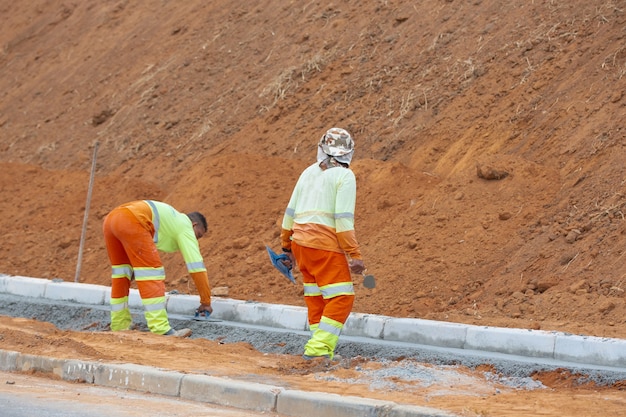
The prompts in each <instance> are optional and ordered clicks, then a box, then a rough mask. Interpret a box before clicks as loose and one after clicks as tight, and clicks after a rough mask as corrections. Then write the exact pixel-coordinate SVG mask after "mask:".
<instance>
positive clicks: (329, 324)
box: [304, 316, 343, 359]
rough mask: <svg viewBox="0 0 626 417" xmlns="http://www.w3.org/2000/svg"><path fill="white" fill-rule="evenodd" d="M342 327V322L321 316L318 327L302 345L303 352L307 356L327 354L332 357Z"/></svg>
mask: <svg viewBox="0 0 626 417" xmlns="http://www.w3.org/2000/svg"><path fill="white" fill-rule="evenodd" d="M342 329H343V324H342V323H340V322H338V321H335V320H333V319H329V318H328V317H325V316H322V320H321V321H320V324H319V326H318V328H317V329H316V330H315V332H314V333H313V335H312V336H311V338H310V339H309V341H308V342H307V343H306V345H305V346H304V354H305V355H307V356H326V355H328V357H329V358H330V359H332V358H333V356H335V348H336V347H337V342H338V341H339V335H340V334H341V330H342Z"/></svg>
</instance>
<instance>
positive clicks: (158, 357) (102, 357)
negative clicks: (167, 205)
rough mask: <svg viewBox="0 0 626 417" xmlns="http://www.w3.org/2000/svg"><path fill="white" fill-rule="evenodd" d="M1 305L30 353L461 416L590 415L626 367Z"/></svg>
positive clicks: (71, 307)
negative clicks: (127, 324)
mask: <svg viewBox="0 0 626 417" xmlns="http://www.w3.org/2000/svg"><path fill="white" fill-rule="evenodd" d="M0 311H1V314H3V315H0V340H2V349H5V350H15V351H20V352H24V353H31V354H36V355H43V356H50V357H58V358H68V359H83V360H91V361H100V362H106V363H135V364H142V365H148V366H154V367H157V368H161V369H172V370H177V371H181V372H186V373H199V374H205V375H212V376H218V377H224V378H232V379H239V380H244V381H251V382H258V383H263V384H271V385H276V386H280V387H284V388H289V389H300V390H305V391H322V392H332V393H336V394H340V395H350V396H357V397H365V398H375V399H381V400H388V401H394V402H396V403H402V404H413V405H421V406H430V407H434V408H438V409H442V410H447V411H451V412H454V413H456V414H458V415H461V416H526V415H530V414H533V415H534V414H537V413H539V414H541V415H546V416H562V415H568V416H588V415H593V414H594V413H595V412H596V411H597V410H602V411H603V413H606V414H605V415H619V412H621V411H620V410H622V409H623V407H624V406H626V395H625V394H624V391H623V390H624V387H626V379H624V376H623V374H622V375H621V379H619V378H615V376H609V375H607V374H606V373H597V372H596V373H593V374H592V373H591V372H590V371H589V370H581V369H578V370H575V369H573V368H572V369H566V368H559V367H547V366H545V365H544V366H542V365H539V361H537V363H536V364H533V363H532V362H531V363H515V362H513V361H510V362H505V361H503V360H501V359H495V358H494V359H492V360H488V359H487V360H484V361H482V362H481V361H480V359H476V358H462V357H455V356H453V355H449V356H447V357H446V356H445V355H444V354H441V353H439V354H434V353H433V354H429V353H427V352H426V351H423V352H415V351H412V350H409V349H405V348H400V347H394V346H391V345H390V346H386V347H384V348H382V349H381V348H380V347H377V346H375V345H371V346H368V345H365V344H358V343H356V342H351V343H348V342H345V341H344V342H343V343H340V346H339V348H338V352H339V353H340V354H341V355H343V358H342V359H341V360H340V361H338V362H334V363H327V362H320V361H306V360H303V359H302V358H301V357H300V354H299V353H297V352H299V351H300V349H301V346H302V344H303V343H304V341H305V340H306V335H297V334H295V333H292V332H286V333H285V332H278V333H276V332H265V331H260V330H255V329H246V328H238V327H232V326H229V325H227V324H224V323H199V322H194V321H187V322H185V321H181V320H180V319H173V324H174V325H175V326H176V327H178V328H181V327H183V326H186V327H189V328H191V329H193V335H192V338H190V339H176V338H168V337H164V336H158V335H153V334H151V333H149V332H147V331H146V327H145V322H142V319H141V314H140V313H139V312H137V313H136V315H135V322H136V324H137V330H134V331H128V332H116V333H112V332H109V331H107V330H106V329H107V325H108V321H107V316H108V312H107V310H106V309H105V308H103V309H93V308H91V307H85V306H80V305H75V304H71V303H66V304H55V303H37V302H36V300H35V301H33V300H32V299H23V298H21V297H6V296H3V297H2V307H1V310H0ZM6 314H12V315H15V316H16V317H9V316H7V315H6ZM20 314H21V315H22V316H21V317H20ZM44 321H50V322H49V323H46V322H44ZM54 323H56V325H55V324H54ZM424 359H428V360H427V361H425V360H424ZM565 403H566V406H565V408H563V407H564V404H565Z"/></svg>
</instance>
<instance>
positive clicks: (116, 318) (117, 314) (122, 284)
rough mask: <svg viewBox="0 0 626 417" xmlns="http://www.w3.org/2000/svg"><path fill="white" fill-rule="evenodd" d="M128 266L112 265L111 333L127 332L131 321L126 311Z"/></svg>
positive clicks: (128, 284)
mask: <svg viewBox="0 0 626 417" xmlns="http://www.w3.org/2000/svg"><path fill="white" fill-rule="evenodd" d="M132 274H133V273H132V267H131V266H130V265H114V266H113V267H112V272H111V278H112V279H111V302H110V303H111V331H114V332H115V331H119V330H128V329H130V326H131V325H132V322H133V319H132V316H131V314H130V310H129V309H128V292H129V290H130V277H131V276H132Z"/></svg>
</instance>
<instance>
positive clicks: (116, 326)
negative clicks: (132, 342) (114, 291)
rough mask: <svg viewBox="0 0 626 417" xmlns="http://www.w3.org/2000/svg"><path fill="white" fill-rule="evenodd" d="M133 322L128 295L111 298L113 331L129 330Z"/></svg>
mask: <svg viewBox="0 0 626 417" xmlns="http://www.w3.org/2000/svg"><path fill="white" fill-rule="evenodd" d="M132 322H133V319H132V317H131V315H130V310H129V309H128V297H121V298H111V331H114V332H116V331H119V330H128V329H130V326H131V324H132Z"/></svg>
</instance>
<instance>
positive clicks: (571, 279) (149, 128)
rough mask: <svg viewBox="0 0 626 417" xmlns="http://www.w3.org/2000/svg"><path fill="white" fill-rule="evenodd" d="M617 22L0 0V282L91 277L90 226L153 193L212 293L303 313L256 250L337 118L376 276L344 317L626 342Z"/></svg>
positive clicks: (499, 13) (579, 12) (101, 270)
mask: <svg viewBox="0 0 626 417" xmlns="http://www.w3.org/2000/svg"><path fill="white" fill-rule="evenodd" d="M624 10H626V2H625V1H624V0H613V1H608V0H599V1H583V0H572V1H568V2H565V1H562V2H558V1H533V2H528V1H522V0H519V1H512V2H507V3H506V4H503V3H502V2H500V1H497V0H477V1H472V2H465V1H458V0H447V1H440V0H428V1H424V2H420V3H419V4H418V3H415V4H413V3H407V2H401V1H379V0H365V1H352V0H342V1H338V2H333V3H326V2H315V1H313V2H300V1H294V2H289V3H285V2H280V1H277V0H262V1H259V2H253V3H251V2H248V1H243V0H234V1H228V2H223V1H211V2H204V1H200V0H190V1H186V2H184V3H181V2H172V1H156V0H153V1H147V2H141V3H133V2H126V1H113V2H100V3H97V4H89V3H82V2H78V3H67V2H63V1H60V0H52V1H43V0H33V1H29V2H14V1H7V0H0V13H1V14H2V16H3V24H2V26H1V27H0V46H1V48H0V196H1V197H2V198H0V211H1V212H2V216H0V230H1V231H2V236H3V239H2V240H1V241H0V253H1V254H2V256H0V272H2V273H6V274H11V275H25V276H33V277H41V278H60V279H64V280H67V281H71V280H74V279H75V277H77V278H78V279H79V280H80V281H81V282H88V283H96V284H103V285H109V266H108V262H107V257H106V253H105V250H104V243H103V239H102V232H101V225H102V219H103V217H104V216H105V215H106V213H108V211H109V210H111V209H112V208H114V207H115V206H116V205H117V204H119V203H123V202H126V201H130V200H134V199H142V198H153V199H160V200H164V201H167V202H169V203H171V204H173V205H174V206H176V207H177V208H179V209H180V210H181V211H185V212H188V211H192V210H199V211H202V212H204V213H205V214H206V215H207V217H208V218H209V221H210V233H209V234H208V235H207V237H205V238H203V239H202V241H201V242H200V244H201V250H202V253H203V255H204V257H205V261H206V265H207V269H208V271H209V276H210V280H211V284H212V285H213V287H214V288H216V289H217V288H220V290H221V293H222V294H228V296H229V297H233V298H237V299H242V300H253V301H262V302H270V303H280V304H291V305H303V302H302V287H301V285H291V284H290V283H289V282H287V281H286V280H285V279H284V278H282V277H281V276H280V275H279V274H278V273H276V271H274V270H272V268H271V266H270V265H269V262H268V259H267V254H266V252H265V245H266V244H269V245H270V246H272V247H273V248H274V249H278V245H279V241H278V233H279V223H280V219H281V217H282V213H283V212H284V209H285V205H286V203H287V200H288V198H289V194H290V192H291V188H292V187H293V184H294V183H295V181H296V179H297V176H298V175H299V173H300V171H301V170H302V169H303V168H304V167H306V166H307V165H309V164H310V163H311V162H312V160H313V158H314V156H315V146H316V143H317V141H318V139H319V137H320V136H321V135H322V134H323V132H325V131H326V130H327V129H328V128H330V127H332V126H339V127H344V128H346V129H348V130H349V131H351V132H352V133H353V136H354V138H355V142H356V147H357V148H356V155H355V160H354V163H353V170H354V172H355V174H356V175H357V182H358V191H357V193H358V194H357V209H356V227H357V236H358V238H359V240H360V242H361V244H362V251H363V254H364V258H365V262H366V264H367V266H368V271H369V272H370V273H373V274H374V275H375V276H376V277H377V281H378V286H377V287H376V289H374V290H367V289H365V288H363V287H362V285H361V282H360V278H358V277H355V281H356V291H357V299H356V303H355V311H358V312H363V313H373V314H382V315H389V316H399V317H420V318H426V319H436V320H445V321H455V322H462V323H470V324H478V325H490V326H502V327H516V328H531V329H543V330H559V331H566V332H571V333H574V334H589V335H596V336H607V337H619V338H626V326H625V325H624V324H625V323H626V319H625V317H626V303H625V302H624V298H625V297H626V294H625V289H626V287H625V285H624V283H625V282H626V262H624V256H623V255H624V248H625V247H626V222H625V221H624V219H625V217H624V211H625V210H626V165H625V164H624V161H625V160H626V155H625V153H626V146H625V144H626V136H625V133H624V129H623V126H622V124H623V115H624V107H625V105H626V100H625V98H624V91H626V88H625V87H626V86H625V82H626V76H625V75H626V47H625V46H624V41H623V28H624V26H625V25H626V16H625V13H624ZM94 159H95V165H93V162H94ZM92 166H93V167H94V183H93V189H92V191H93V192H92V193H89V183H90V173H91V168H92ZM88 195H89V196H90V200H89V203H88V204H87V196H88ZM87 208H89V210H87ZM84 219H86V224H85V226H86V228H85V231H86V233H85V235H84V244H83V249H84V250H83V252H82V255H83V256H82V258H80V262H79V259H78V254H79V250H80V245H81V241H82V238H83V234H82V230H83V220H84ZM163 261H164V263H165V266H166V271H167V275H168V277H167V281H166V283H167V287H168V290H174V289H175V290H178V291H179V292H181V293H192V294H193V293H195V288H194V287H193V284H192V283H191V282H190V280H189V277H188V275H187V273H186V271H185V268H184V265H183V262H182V260H181V258H180V256H178V255H167V256H163ZM77 271H79V272H80V273H79V274H77V273H76V272H77ZM296 278H297V279H298V283H300V282H301V279H300V277H299V276H298V272H297V271H296ZM564 381H569V380H568V379H567V378H564ZM574 381H575V379H574ZM569 383H573V382H572V381H570V382H569ZM564 385H567V383H566V384H564ZM560 389H561V387H556V388H555V390H557V391H560ZM568 389H569V388H568ZM577 389H583V388H577ZM583 390H584V389H583ZM544 392H545V391H544ZM584 392H587V393H588V392H594V391H593V389H592V391H584ZM524 395H526V394H525V393H524ZM528 395H534V394H528ZM502 398H504V397H502V396H501V397H500V399H502ZM564 398H567V394H565V395H564ZM524 403H525V404H528V406H529V407H532V404H535V402H534V400H528V399H527V400H526V401H525V402H524ZM570 403H571V401H570V400H563V402H562V404H561V403H559V401H558V400H556V399H551V401H550V402H549V404H546V406H548V407H554V409H555V410H556V409H559V408H561V409H565V408H566V407H568V406H569V405H570ZM478 410H480V408H478ZM478 413H480V411H478V412H477V414H478Z"/></svg>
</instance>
